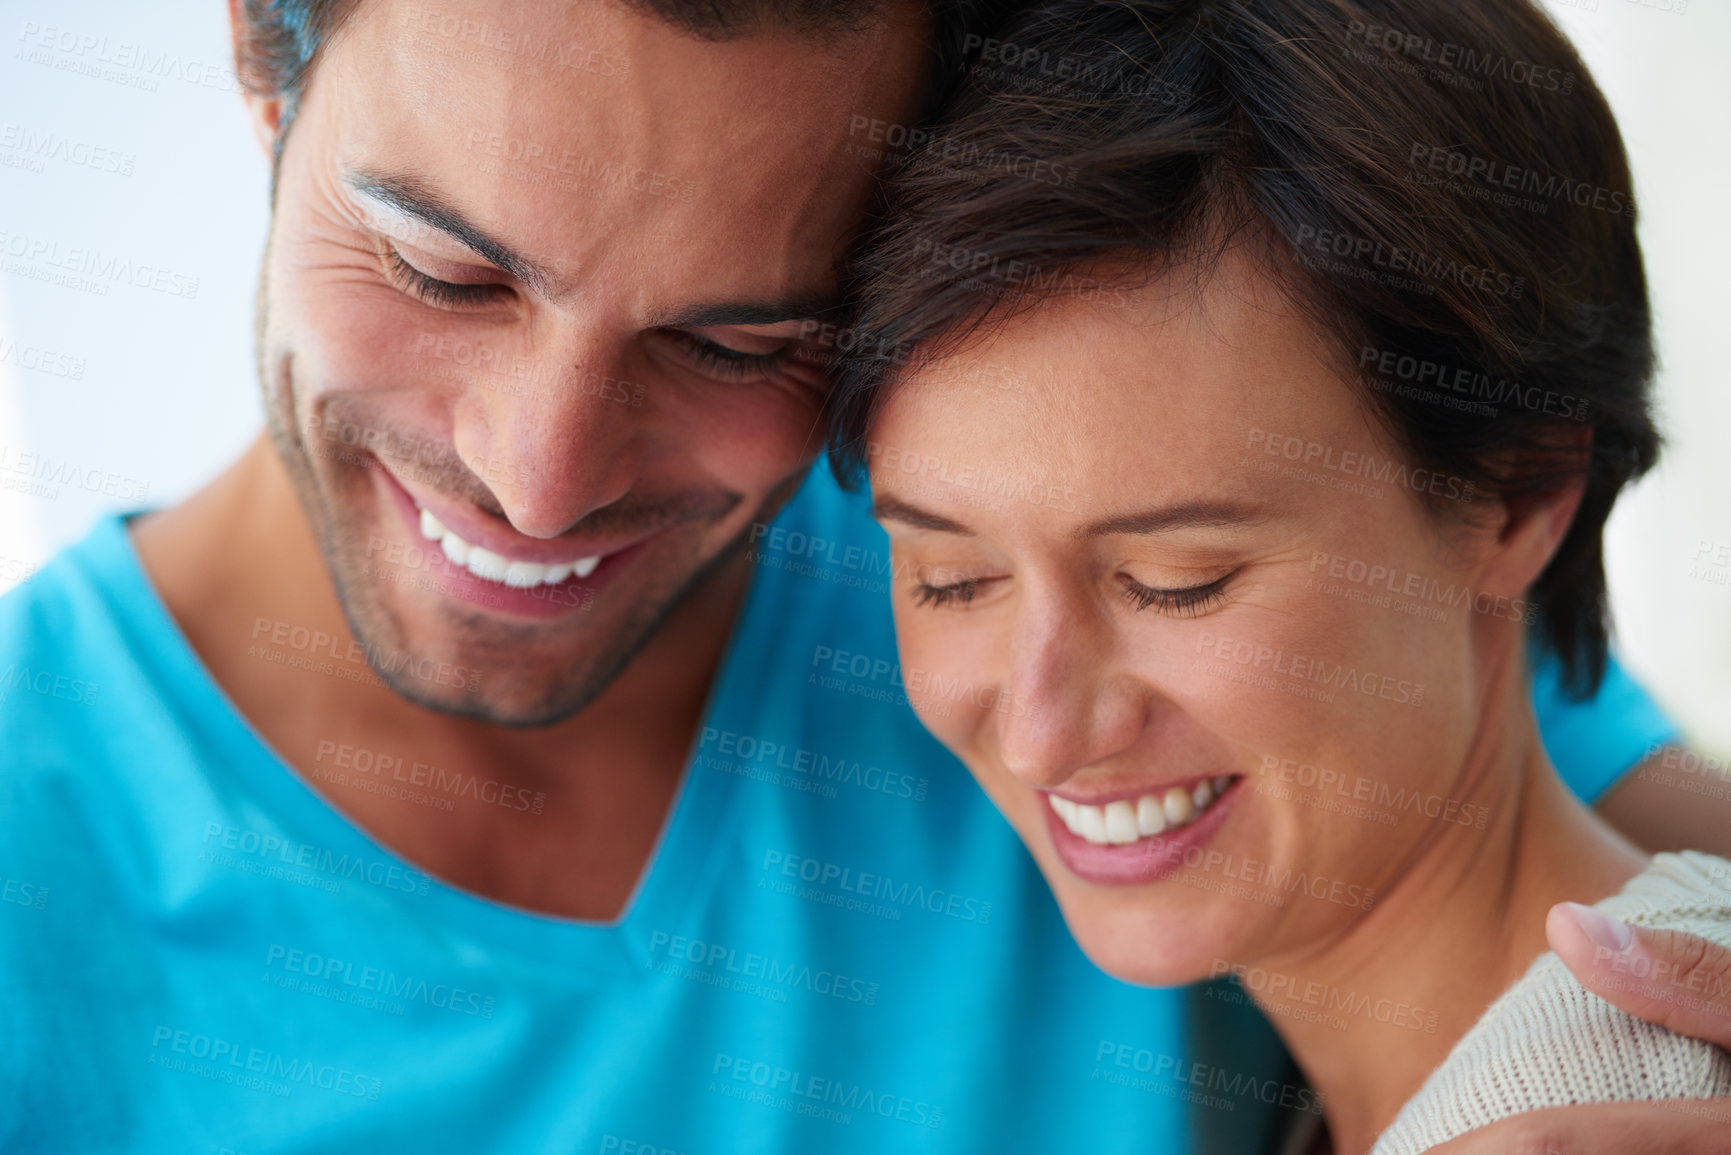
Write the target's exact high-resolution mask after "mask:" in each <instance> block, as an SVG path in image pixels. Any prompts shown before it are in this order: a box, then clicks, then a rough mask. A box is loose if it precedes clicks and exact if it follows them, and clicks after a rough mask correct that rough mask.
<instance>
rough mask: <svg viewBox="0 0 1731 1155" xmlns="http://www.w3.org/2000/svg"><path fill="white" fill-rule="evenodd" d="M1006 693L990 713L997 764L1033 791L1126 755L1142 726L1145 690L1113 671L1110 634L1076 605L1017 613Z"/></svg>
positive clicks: (1046, 605)
mask: <svg viewBox="0 0 1731 1155" xmlns="http://www.w3.org/2000/svg"><path fill="white" fill-rule="evenodd" d="M1009 688H1010V708H1009V709H1007V710H1003V711H1000V712H999V713H998V720H997V726H998V751H999V756H1000V757H1001V758H1002V759H1003V763H1004V766H1005V768H1006V769H1008V770H1009V771H1010V772H1011V773H1013V774H1015V775H1016V776H1017V777H1018V778H1020V779H1021V780H1022V781H1024V782H1026V783H1028V785H1030V786H1034V787H1038V788H1041V789H1048V790H1049V789H1052V788H1054V787H1057V786H1059V785H1061V784H1062V783H1063V782H1065V781H1066V780H1068V779H1069V778H1070V777H1071V776H1072V775H1073V774H1075V773H1076V772H1077V771H1079V770H1081V769H1082V768H1083V767H1085V766H1092V765H1096V764H1098V763H1101V762H1105V761H1107V760H1108V759H1110V758H1111V757H1112V756H1113V755H1116V754H1119V753H1121V752H1122V751H1124V750H1126V749H1128V748H1129V747H1131V746H1132V745H1134V744H1135V742H1136V740H1137V738H1138V737H1139V736H1140V734H1141V733H1142V730H1143V728H1144V726H1145V725H1146V723H1147V711H1148V709H1149V701H1148V696H1147V693H1146V690H1145V687H1142V686H1140V685H1139V684H1138V683H1137V681H1136V680H1135V679H1134V678H1131V677H1129V676H1128V675H1126V674H1124V673H1122V672H1120V671H1116V670H1115V662H1114V658H1113V645H1112V638H1111V633H1110V630H1109V629H1108V628H1107V626H1106V625H1105V624H1104V623H1102V622H1101V621H1099V620H1098V612H1097V611H1092V612H1090V610H1089V609H1088V608H1086V607H1083V606H1081V605H1075V604H1072V605H1069V606H1064V605H1057V604H1050V603H1031V604H1025V605H1024V607H1023V608H1022V609H1021V611H1020V612H1019V613H1018V615H1017V620H1016V624H1015V629H1014V634H1013V640H1012V652H1011V667H1010V687H1009Z"/></svg>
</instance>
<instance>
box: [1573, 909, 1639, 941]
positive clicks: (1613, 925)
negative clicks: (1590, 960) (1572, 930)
mask: <svg viewBox="0 0 1731 1155" xmlns="http://www.w3.org/2000/svg"><path fill="white" fill-rule="evenodd" d="M1563 905H1564V906H1566V907H1567V908H1568V910H1569V917H1570V918H1573V919H1574V920H1575V925H1576V926H1578V927H1580V928H1581V933H1582V934H1585V935H1586V936H1587V937H1588V938H1590V939H1592V940H1593V945H1594V946H1596V947H1600V948H1602V949H1604V950H1609V951H1617V952H1619V953H1620V952H1622V951H1626V950H1628V949H1629V947H1630V946H1632V945H1633V944H1634V942H1635V928H1634V927H1632V926H1630V925H1629V924H1628V923H1626V922H1619V921H1617V920H1616V919H1614V918H1612V917H1611V916H1610V915H1608V914H1605V913H1604V912H1603V911H1598V910H1594V909H1593V908H1592V907H1590V906H1582V905H1581V904H1580V903H1578V902H1565V903H1564V904H1563Z"/></svg>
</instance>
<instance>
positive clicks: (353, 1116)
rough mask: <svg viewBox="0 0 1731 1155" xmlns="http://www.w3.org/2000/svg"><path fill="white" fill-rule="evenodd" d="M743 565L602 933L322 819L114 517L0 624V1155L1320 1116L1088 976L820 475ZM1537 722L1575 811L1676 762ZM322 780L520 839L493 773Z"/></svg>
mask: <svg viewBox="0 0 1731 1155" xmlns="http://www.w3.org/2000/svg"><path fill="white" fill-rule="evenodd" d="M752 550H753V553H754V556H755V560H756V562H757V573H756V578H755V581H754V584H753V587H752V590H751V593H750V597H749V601H748V604H747V606H746V608H745V611H744V613H743V615H742V618H741V620H740V623H739V626H738V627H737V632H736V636H735V637H734V639H733V641H732V644H731V649H730V651H729V653H728V656H727V658H726V661H725V663H724V666H723V668H722V670H721V672H720V675H719V678H718V681H717V684H716V686H715V687H714V690H713V692H712V695H711V699H710V701H709V703H708V706H707V712H706V716H705V720H704V722H703V727H702V731H701V734H700V737H699V740H698V742H697V744H696V748H695V749H694V751H693V757H692V762H691V765H690V768H689V769H688V771H687V774H686V776H685V779H684V781H683V783H682V785H681V787H680V791H679V794H678V796H677V799H676V801H675V803H674V806H673V809H672V812H671V814H670V816H669V818H668V820H667V823H666V827H665V830H664V832H663V835H662V838H661V843H660V846H659V849H658V850H657V852H656V854H655V856H654V858H653V860H652V861H651V862H650V864H649V866H648V868H647V871H646V874H645V876H644V877H643V879H642V880H641V882H640V884H639V887H638V890H637V892H636V894H635V895H634V897H633V899H632V900H631V902H630V905H629V907H628V908H627V910H626V913H625V914H624V915H623V917H621V918H620V919H619V920H618V921H617V922H613V923H605V924H602V923H585V922H578V921H573V920H567V919H559V918H551V917H544V916H540V915H536V914H532V913H526V912H524V911H521V910H517V909H514V908H511V907H507V906H503V905H500V904H498V903H495V902H491V901H488V900H484V899H481V898H477V897H475V896H473V895H470V894H467V893H465V892H463V891H460V890H458V889H456V888H454V887H451V886H449V885H446V884H445V883H443V882H441V881H439V880H438V879H436V878H429V877H428V876H426V875H425V874H423V873H422V872H420V871H418V870H417V869H416V868H415V867H414V866H412V865H411V864H409V863H407V862H405V861H404V860H403V859H401V858H400V857H398V856H397V855H395V854H393V853H392V852H391V851H390V850H388V849H386V848H385V847H383V846H381V845H380V844H378V843H376V842H374V841H373V840H372V839H371V838H369V837H368V836H367V835H366V834H365V833H363V832H362V831H361V830H360V829H358V828H357V827H355V826H354V825H352V824H351V823H350V822H348V821H347V820H346V819H345V818H344V817H343V816H342V815H341V814H340V813H339V812H337V811H336V810H334V809H332V808H331V807H330V806H329V805H327V804H326V803H325V802H324V801H322V800H321V798H320V797H319V796H318V795H317V794H316V793H314V791H313V790H312V789H310V788H309V786H308V784H307V783H306V782H304V781H303V780H302V778H301V777H299V776H298V775H297V774H296V773H295V772H294V771H293V770H291V769H290V768H289V767H287V766H286V765H285V764H284V763H283V762H282V761H281V760H280V759H279V758H278V757H277V756H276V755H275V754H274V753H273V752H272V751H271V750H270V749H269V748H268V747H267V746H266V745H265V744H264V743H263V742H262V741H261V739H260V738H259V737H258V735H257V734H256V733H255V732H254V731H253V730H252V729H251V728H250V727H249V725H248V723H247V721H246V720H245V718H243V717H242V716H241V715H240V714H239V713H238V712H237V711H236V710H235V709H234V707H233V706H232V705H231V704H230V703H229V701H228V700H227V699H226V698H225V697H224V695H223V693H222V691H221V690H220V688H219V687H218V686H217V685H216V684H215V683H214V682H213V681H212V679H211V677H210V675H209V674H208V672H207V671H206V670H205V669H204V668H203V666H202V665H201V664H200V663H199V661H198V658H197V657H196V655H195V654H194V652H193V651H192V650H191V648H190V647H189V646H188V644H187V642H186V640H185V639H184V637H183V636H182V635H181V633H180V631H179V630H178V628H177V627H176V625H175V623H174V622H173V620H172V619H171V618H170V616H169V615H168V613H167V612H166V610H165V608H164V607H163V605H162V604H161V602H160V601H159V600H158V599H157V597H156V595H155V593H154V592H153V591H152V589H151V587H150V585H149V583H148V580H147V578H146V576H145V574H144V572H143V570H142V569H141V567H140V565H139V563H138V560H137V557H136V555H135V554H134V552H133V550H132V546H131V542H130V539H129V538H128V536H127V533H126V530H125V527H124V525H123V523H122V522H121V521H119V520H117V519H116V520H108V521H105V522H103V523H102V524H100V525H99V526H98V527H97V528H96V529H95V531H94V532H93V533H92V534H91V535H90V536H89V537H88V538H87V539H86V540H85V541H84V542H83V543H81V544H80V545H78V546H77V547H75V548H73V549H71V550H69V551H67V552H66V553H64V554H62V555H61V556H60V557H59V558H58V559H57V560H55V561H54V562H53V563H52V564H51V565H49V566H48V567H47V568H45V569H43V570H42V571H41V572H40V573H38V574H37V575H36V576H35V577H34V578H33V579H32V580H31V581H29V582H28V583H26V584H25V585H24V586H22V587H21V588H19V589H18V590H16V591H15V592H13V593H12V594H10V595H8V596H7V597H6V598H4V599H0V815H3V816H4V818H3V821H4V831H3V834H0V887H3V898H4V901H0V1088H3V1091H0V1150H4V1151H7V1152H38V1151H44V1152H57V1153H58V1152H73V1151H76V1152H80V1153H96V1152H173V1153H174V1155H185V1153H188V1152H199V1153H209V1155H220V1153H222V1152H236V1153H247V1155H260V1153H262V1152H267V1151H269V1152H321V1153H323V1152H331V1151H416V1152H447V1151H448V1152H461V1153H463V1155H474V1153H477V1152H487V1151H497V1152H509V1153H511V1155H523V1153H531V1152H535V1153H539V1152H599V1153H603V1155H604V1153H607V1152H616V1153H619V1155H669V1153H678V1155H708V1153H721V1152H741V1151H751V1152H789V1153H801V1155H803V1153H820V1152H821V1153H825V1155H830V1153H836V1155H845V1153H852V1152H858V1153H862V1155H864V1153H871V1155H879V1153H881V1152H885V1151H895V1152H911V1153H919V1152H940V1151H941V1152H980V1153H985V1152H993V1153H1000V1152H1006V1151H1015V1152H1021V1151H1030V1152H1033V1151H1039V1152H1045V1151H1089V1152H1102V1153H1111V1152H1126V1153H1129V1152H1135V1153H1138V1155H1143V1153H1147V1152H1161V1151H1164V1152H1187V1151H1203V1150H1232V1151H1239V1150H1245V1151H1249V1150H1255V1149H1257V1148H1258V1147H1260V1146H1262V1145H1263V1144H1264V1143H1266V1142H1267V1141H1268V1137H1269V1136H1270V1135H1271V1134H1273V1129H1274V1128H1278V1127H1282V1126H1284V1125H1285V1124H1286V1122H1288V1121H1289V1120H1283V1119H1281V1118H1279V1115H1280V1113H1281V1112H1289V1111H1293V1110H1306V1109H1314V1108H1315V1104H1314V1103H1313V1101H1311V1100H1310V1099H1309V1097H1308V1096H1309V1093H1308V1091H1306V1090H1305V1089H1304V1088H1303V1087H1302V1085H1300V1084H1298V1083H1297V1081H1296V1079H1295V1077H1294V1075H1293V1074H1292V1071H1291V1069H1290V1067H1289V1062H1290V1061H1289V1060H1288V1059H1287V1058H1286V1057H1285V1056H1284V1054H1283V1053H1282V1052H1281V1051H1280V1048H1279V1046H1278V1044H1277V1042H1276V1040H1275V1038H1274V1036H1273V1034H1272V1032H1271V1031H1269V1029H1268V1028H1267V1026H1266V1024H1265V1023H1263V1021H1262V1020H1261V1018H1260V1017H1259V1016H1257V1015H1255V1014H1254V1013H1253V1012H1252V1011H1251V1010H1250V1009H1248V1008H1247V1007H1245V1006H1243V1005H1242V1001H1241V1000H1237V1001H1234V1000H1232V999H1228V998H1224V997H1221V998H1215V997H1204V996H1205V995H1208V994H1209V992H1210V988H1208V987H1197V988H1190V989H1189V990H1150V989H1143V988H1137V987H1132V986H1129V985H1127V984H1124V983H1121V982H1118V981H1116V980H1114V979H1112V978H1110V977H1108V976H1106V975H1104V974H1102V973H1100V972H1098V971H1097V970H1095V969H1094V968H1093V967H1092V966H1091V965H1089V963H1088V962H1087V961H1086V959H1085V958H1084V957H1083V956H1082V954H1081V953H1080V951H1079V950H1078V949H1077V948H1076V946H1075V945H1074V944H1073V942H1072V940H1071V938H1070V936H1069V935H1068V933H1066V931H1065V929H1064V926H1063V923H1062V920H1061V919H1060V917H1059V915H1058V912H1057V909H1056V907H1055V905H1054V904H1053V902H1052V900H1051V898H1050V895H1049V893H1048V891H1047V889H1046V887H1045V885H1044V883H1043V882H1042V880H1041V878H1040V876H1039V874H1038V871H1037V870H1036V869H1035V868H1034V867H1033V865H1032V862H1031V860H1030V859H1029V857H1028V856H1027V854H1026V852H1025V851H1024V849H1023V847H1022V846H1021V844H1020V843H1019V842H1018V840H1017V839H1016V837H1015V835H1014V833H1013V832H1012V831H1011V830H1010V829H1009V827H1008V826H1007V825H1006V824H1005V823H1004V822H1003V821H1002V819H1001V818H1000V817H999V816H998V814H997V813H996V811H995V810H994V809H993V808H992V806H991V805H990V803H989V802H988V801H987V800H986V798H985V797H984V795H983V794H981V793H980V791H979V790H978V788H977V787H976V786H975V784H974V782H973V781H972V779H971V778H970V777H969V776H968V774H967V773H966V771H965V770H964V769H962V768H961V767H960V765H959V764H958V763H956V762H955V761H954V760H953V759H951V758H950V757H949V755H948V754H947V753H946V752H945V751H944V750H943V749H942V748H941V747H940V746H939V745H938V744H937V743H936V742H935V741H934V740H933V739H931V738H930V737H929V736H928V735H927V734H926V733H925V731H924V730H923V729H922V728H921V727H920V725H919V723H918V720H917V719H916V718H915V717H914V715H913V714H912V712H911V711H910V709H909V708H908V705H907V701H906V698H905V696H904V694H903V693H902V690H901V689H900V685H899V674H898V673H897V668H896V661H895V650H894V635H893V632H892V628H891V621H890V616H889V610H888V602H887V599H886V597H885V591H886V589H887V583H888V580H889V559H888V552H887V546H886V543H885V540H884V538H883V536H882V535H881V533H880V532H879V531H878V530H877V528H876V527H875V526H874V525H872V524H871V522H870V521H869V519H868V518H867V516H866V514H865V509H864V503H863V500H862V499H861V498H859V497H857V496H854V495H849V494H845V493H843V492H841V491H840V490H839V489H838V488H837V487H836V486H835V484H834V482H833V480H832V479H831V478H830V476H829V474H828V471H827V470H826V469H822V468H821V467H820V468H819V469H817V470H815V471H814V474H813V476H812V478H811V479H810V480H808V482H807V484H806V485H805V487H804V488H803V489H802V491H801V493H800V495H799V496H798V497H797V498H796V500H795V501H794V502H793V503H792V504H791V505H790V507H789V508H788V509H787V510H785V511H784V512H783V514H782V515H781V516H780V517H779V518H778V519H777V521H776V522H775V524H774V526H773V527H770V528H767V529H764V530H762V531H761V532H758V533H756V534H755V535H754V540H753V542H752ZM296 644H297V643H296V642H295V641H294V640H293V639H290V640H289V643H288V644H287V646H286V647H283V648H284V650H285V652H284V654H283V655H279V656H278V657H276V658H272V659H271V660H285V661H293V660H294V658H295V653H296V651H295V649H294V646H295V645H296ZM263 656H265V657H267V658H268V657H269V655H263ZM319 661H321V662H325V663H326V665H327V666H329V665H330V663H329V661H328V659H327V658H320V659H319ZM340 666H341V662H340V661H339V662H336V663H335V667H340ZM326 672H330V673H334V674H335V675H336V676H354V674H355V671H347V670H344V669H341V668H334V667H333V668H330V669H327V671H326ZM1630 691H1631V693H1633V694H1634V695H1635V696H1636V698H1638V691H1636V690H1633V687H1632V686H1631V687H1630ZM1540 706H1541V718H1542V721H1543V723H1544V725H1545V727H1546V730H1547V733H1549V732H1550V731H1551V730H1552V728H1553V727H1554V726H1555V725H1556V724H1557V719H1558V718H1559V717H1565V716H1566V717H1569V718H1571V719H1572V720H1571V722H1570V723H1569V724H1570V726H1571V727H1580V728H1582V729H1584V730H1585V731H1590V732H1591V739H1590V741H1587V740H1583V742H1584V744H1583V746H1582V747H1581V748H1583V749H1585V748H1591V749H1592V750H1593V751H1594V753H1595V755H1596V756H1598V757H1599V760H1598V761H1597V762H1595V763H1594V764H1593V766H1592V769H1591V773H1589V774H1588V775H1587V776H1586V777H1585V779H1583V780H1584V781H1586V782H1588V783H1589V784H1590V790H1589V793H1590V792H1591V791H1592V790H1597V789H1599V788H1601V787H1602V786H1603V785H1604V783H1605V782H1607V781H1608V780H1609V779H1610V777H1612V776H1613V775H1614V773H1615V772H1616V771H1618V770H1620V769H1623V768H1626V767H1627V766H1629V765H1630V764H1631V763H1632V762H1633V761H1635V760H1636V759H1637V758H1638V757H1639V756H1640V754H1641V752H1642V751H1644V750H1645V748H1646V747H1647V745H1648V744H1649V743H1650V742H1652V741H1655V740H1660V739H1663V738H1665V737H1667V736H1669V733H1670V730H1669V727H1668V726H1666V725H1665V724H1664V721H1663V719H1662V718H1661V717H1660V716H1659V715H1658V714H1657V713H1656V712H1653V711H1652V710H1651V709H1650V708H1648V707H1645V706H1642V707H1640V708H1633V709H1631V708H1630V706H1629V701H1628V700H1626V699H1625V698H1623V697H1619V698H1617V706H1616V709H1615V710H1614V711H1603V710H1584V709H1580V708H1570V707H1565V706H1563V705H1561V704H1559V702H1558V701H1557V700H1556V699H1555V697H1554V695H1550V696H1548V697H1543V698H1542V699H1541V701H1540ZM1572 761H1573V754H1571V755H1570V756H1569V757H1565V758H1563V759H1560V762H1561V766H1562V769H1563V771H1564V772H1565V774H1570V773H1572V772H1573V771H1575V769H1576V767H1575V766H1574V765H1572V764H1571V763H1572ZM334 765H335V763H334V762H333V763H332V765H329V766H324V767H321V772H325V773H331V772H336V771H335V770H334V769H333V766H334ZM341 772H342V773H345V774H348V775H351V776H353V777H355V778H357V779H362V780H367V781H370V782H373V783H375V786H374V788H375V789H378V790H381V791H387V792H394V793H395V795H396V796H397V797H398V798H399V799H400V800H401V802H402V804H403V805H430V806H441V805H444V802H443V800H444V799H447V798H453V797H457V796H463V795H467V794H470V793H473V794H475V795H476V796H477V797H482V798H483V799H484V800H486V801H490V802H496V803H497V804H501V805H507V804H508V805H511V806H514V807H520V806H522V805H533V800H532V798H529V797H528V796H525V795H522V794H521V793H520V792H517V793H511V791H512V790H514V788H513V787H512V786H511V784H510V781H509V773H508V771H506V770H501V772H500V774H499V776H498V780H497V781H493V780H489V781H486V782H483V781H478V780H474V779H467V780H465V779H461V778H455V777H451V776H447V775H445V774H444V773H443V772H442V771H437V769H436V768H428V767H424V766H420V765H418V764H417V765H404V764H402V763H400V762H393V761H392V760H391V758H390V756H389V753H388V752H370V753H367V754H366V756H365V757H363V756H361V755H360V754H351V755H350V756H349V757H348V759H347V763H346V766H345V767H344V768H343V769H342V771H341ZM499 799H506V801H498V800H499ZM1213 993H1214V994H1219V993H1221V992H1220V991H1219V990H1218V988H1216V989H1215V990H1214V992H1213Z"/></svg>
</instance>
